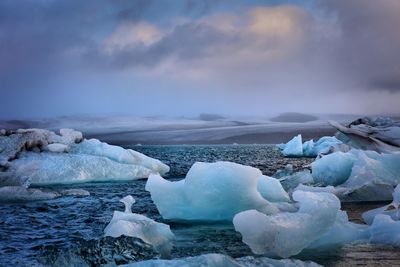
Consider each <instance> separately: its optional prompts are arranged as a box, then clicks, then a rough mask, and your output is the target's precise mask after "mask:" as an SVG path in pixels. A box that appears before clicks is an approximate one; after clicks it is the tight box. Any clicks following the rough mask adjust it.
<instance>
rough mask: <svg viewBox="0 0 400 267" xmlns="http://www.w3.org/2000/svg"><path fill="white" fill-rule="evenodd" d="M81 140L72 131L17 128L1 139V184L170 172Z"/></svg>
mask: <svg viewBox="0 0 400 267" xmlns="http://www.w3.org/2000/svg"><path fill="white" fill-rule="evenodd" d="M82 138H83V137H82V133H80V132H77V131H74V130H72V129H61V130H60V135H57V134H56V133H54V132H51V131H48V130H42V129H19V130H18V131H17V132H14V133H10V135H8V136H0V185H21V186H28V185H29V183H30V182H32V183H33V184H53V183H74V182H90V181H109V180H111V181H112V180H133V179H139V178H147V177H148V176H149V175H150V174H152V173H162V174H163V173H166V172H168V171H169V167H168V166H167V165H165V164H163V163H162V162H161V161H159V160H156V159H152V158H150V157H147V156H145V155H143V154H141V153H139V152H136V151H133V150H130V149H127V150H126V149H123V148H122V147H118V146H111V145H108V144H106V143H102V142H100V141H99V140H96V139H91V140H84V141H82ZM66 152H68V153H66Z"/></svg>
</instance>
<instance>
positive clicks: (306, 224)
mask: <svg viewBox="0 0 400 267" xmlns="http://www.w3.org/2000/svg"><path fill="white" fill-rule="evenodd" d="M292 197H293V199H294V200H295V201H298V202H299V203H298V204H299V210H298V211H297V212H294V213H291V212H281V213H278V214H274V215H266V214H263V213H260V212H258V211H256V210H247V211H243V212H240V213H238V214H236V215H235V217H234V218H233V224H234V227H235V230H236V231H238V232H240V233H241V234H242V238H243V242H244V243H246V244H247V245H248V246H249V247H250V248H251V250H252V251H253V252H254V253H255V254H266V255H267V256H278V257H282V258H287V257H290V256H292V255H296V254H298V253H300V252H301V251H302V250H303V249H304V248H306V247H308V246H310V245H311V244H312V242H314V241H316V240H318V239H319V238H321V237H322V236H323V235H324V234H325V233H326V232H328V231H329V229H330V228H331V227H332V225H333V224H334V223H335V220H336V215H337V213H338V211H339V209H340V201H339V199H338V198H337V197H336V196H334V195H332V194H329V193H312V192H304V191H295V192H294V193H293V195H292Z"/></svg>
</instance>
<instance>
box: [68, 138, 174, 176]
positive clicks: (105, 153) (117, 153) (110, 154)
mask: <svg viewBox="0 0 400 267" xmlns="http://www.w3.org/2000/svg"><path fill="white" fill-rule="evenodd" d="M70 153H73V154H80V155H82V154H83V155H92V156H98V157H106V158H108V159H110V160H113V161H116V162H118V163H122V164H133V165H138V166H143V167H145V168H147V169H149V170H152V171H153V172H154V173H159V174H161V175H164V174H166V173H167V172H169V167H168V166H167V165H165V164H164V163H162V162H161V161H159V160H157V159H153V158H150V157H148V156H146V155H144V154H142V153H139V152H137V151H134V150H132V149H124V148H122V147H119V146H113V145H109V144H107V143H103V142H100V141H99V140H97V139H89V140H86V139H85V140H83V141H82V142H81V143H79V144H75V145H73V146H71V150H70Z"/></svg>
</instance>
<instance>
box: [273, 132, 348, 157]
mask: <svg viewBox="0 0 400 267" xmlns="http://www.w3.org/2000/svg"><path fill="white" fill-rule="evenodd" d="M301 142H302V137H301V134H299V135H297V136H295V137H294V138H293V139H292V140H290V141H289V142H288V143H287V144H279V145H277V146H278V147H279V148H280V149H282V150H283V151H282V153H283V155H285V156H287V157H317V156H319V155H323V154H329V153H333V152H336V151H343V152H347V151H348V150H349V147H348V146H347V145H346V144H343V142H342V141H340V140H338V139H337V138H336V137H334V136H324V137H321V138H320V139H319V140H318V141H317V142H314V140H309V141H307V142H304V143H303V144H302V143H301Z"/></svg>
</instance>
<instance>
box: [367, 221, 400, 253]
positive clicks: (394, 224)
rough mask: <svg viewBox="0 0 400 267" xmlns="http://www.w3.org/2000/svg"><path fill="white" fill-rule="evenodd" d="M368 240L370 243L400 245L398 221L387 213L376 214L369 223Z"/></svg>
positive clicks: (399, 224) (399, 225) (399, 222)
mask: <svg viewBox="0 0 400 267" xmlns="http://www.w3.org/2000/svg"><path fill="white" fill-rule="evenodd" d="M369 241H370V242H371V243H372V244H383V245H390V246H394V247H400V221H395V220H393V219H392V218H391V217H390V216H388V215H384V214H378V215H376V216H375V218H374V221H373V222H372V225H371V237H370V240H369Z"/></svg>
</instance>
